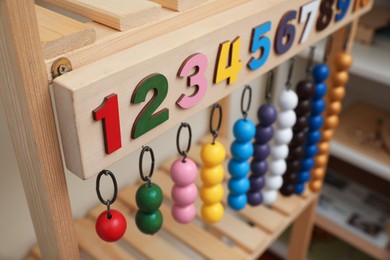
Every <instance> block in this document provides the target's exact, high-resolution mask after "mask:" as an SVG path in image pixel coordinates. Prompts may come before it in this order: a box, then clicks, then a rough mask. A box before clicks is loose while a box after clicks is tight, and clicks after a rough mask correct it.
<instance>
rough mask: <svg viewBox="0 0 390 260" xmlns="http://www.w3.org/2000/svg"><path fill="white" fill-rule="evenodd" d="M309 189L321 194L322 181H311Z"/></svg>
mask: <svg viewBox="0 0 390 260" xmlns="http://www.w3.org/2000/svg"><path fill="white" fill-rule="evenodd" d="M309 188H310V190H311V191H313V192H319V191H320V190H321V189H322V181H320V180H317V181H311V182H310V183H309Z"/></svg>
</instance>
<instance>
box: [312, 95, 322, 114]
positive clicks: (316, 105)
mask: <svg viewBox="0 0 390 260" xmlns="http://www.w3.org/2000/svg"><path fill="white" fill-rule="evenodd" d="M324 110H325V101H324V100H322V99H319V100H315V101H313V102H312V103H311V111H310V112H311V115H313V116H317V115H320V114H321V113H322V112H324Z"/></svg>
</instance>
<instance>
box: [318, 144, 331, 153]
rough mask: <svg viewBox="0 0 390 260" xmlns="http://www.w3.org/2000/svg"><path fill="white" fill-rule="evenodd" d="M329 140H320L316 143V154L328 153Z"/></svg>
mask: <svg viewBox="0 0 390 260" xmlns="http://www.w3.org/2000/svg"><path fill="white" fill-rule="evenodd" d="M329 148H330V145H329V142H320V143H319V144H318V154H328V153H329Z"/></svg>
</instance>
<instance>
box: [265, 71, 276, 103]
mask: <svg viewBox="0 0 390 260" xmlns="http://www.w3.org/2000/svg"><path fill="white" fill-rule="evenodd" d="M273 82H274V70H270V71H269V72H268V79H267V86H266V88H265V100H266V101H267V102H270V101H271V97H272V85H273Z"/></svg>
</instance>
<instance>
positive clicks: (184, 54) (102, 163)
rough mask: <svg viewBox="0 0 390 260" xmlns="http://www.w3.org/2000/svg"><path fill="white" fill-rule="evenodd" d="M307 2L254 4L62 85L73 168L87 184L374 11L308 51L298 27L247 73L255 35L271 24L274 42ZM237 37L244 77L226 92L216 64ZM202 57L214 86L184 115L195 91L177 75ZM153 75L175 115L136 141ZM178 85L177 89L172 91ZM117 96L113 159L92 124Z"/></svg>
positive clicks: (313, 37) (71, 76)
mask: <svg viewBox="0 0 390 260" xmlns="http://www.w3.org/2000/svg"><path fill="white" fill-rule="evenodd" d="M307 2H308V1H307V0H299V1H294V2H292V1H287V0H279V1H277V2H275V1H271V0H266V1H265V0H254V1H251V2H249V3H246V4H242V5H240V6H238V7H235V8H232V9H230V10H228V11H226V12H224V13H221V14H218V15H215V16H212V17H210V18H207V19H204V20H202V21H199V22H197V23H194V24H192V25H190V26H187V27H184V28H181V29H179V30H176V31H174V32H172V33H167V34H165V35H163V36H160V37H157V38H155V39H154V40H153V41H148V42H145V43H143V44H140V45H137V46H134V47H132V48H130V49H128V50H125V51H123V52H121V53H119V54H118V55H113V56H111V57H109V58H106V59H103V60H100V61H98V62H96V63H94V64H93V65H89V66H85V67H83V68H80V69H78V70H76V71H72V72H70V73H67V74H66V75H63V76H61V77H58V78H56V80H55V81H54V92H55V99H56V105H57V112H58V118H59V123H60V127H61V136H62V142H63V147H64V153H65V158H66V165H67V167H68V169H69V170H70V171H72V172H73V173H75V174H76V175H78V176H79V177H81V178H83V179H86V178H89V177H91V176H93V175H95V174H96V173H97V172H99V171H100V170H101V169H103V168H105V167H107V166H108V165H110V164H112V163H114V162H116V161H117V160H119V159H121V158H123V157H124V156H126V155H127V154H129V153H130V152H132V151H134V150H135V149H137V148H139V147H140V146H141V145H143V144H145V143H147V142H149V141H150V140H152V139H153V138H155V137H156V136H157V135H159V134H160V133H161V132H164V131H166V130H168V129H170V128H171V127H172V126H174V125H176V124H177V122H180V121H182V120H184V119H185V118H187V117H189V116H191V115H193V114H195V113H197V112H198V111H200V110H201V109H203V108H205V107H207V106H209V105H210V104H212V103H214V102H215V101H216V100H218V99H221V98H223V97H225V96H226V95H228V94H230V93H231V92H233V91H234V90H236V89H238V88H240V87H241V86H242V85H243V84H244V83H245V82H247V81H248V80H250V79H253V78H255V77H258V76H259V75H261V74H262V73H264V72H266V71H268V70H269V69H271V68H273V67H275V66H277V65H278V64H280V63H281V62H283V61H284V60H285V59H287V58H289V57H291V56H293V55H295V54H296V53H297V52H299V51H301V50H302V49H304V48H306V47H307V46H309V45H311V44H313V43H314V42H316V41H318V40H320V39H321V38H323V37H325V36H326V35H328V34H329V33H331V32H333V31H334V30H336V29H337V28H339V27H341V26H342V25H344V24H345V23H347V22H350V21H351V20H352V19H354V18H356V17H358V16H359V15H361V14H363V13H364V12H365V11H367V10H368V9H369V7H370V5H368V6H366V7H365V8H362V9H359V10H358V11H356V12H354V13H349V14H348V15H347V16H345V18H344V19H343V20H341V21H339V22H337V23H331V24H330V25H329V26H328V27H327V28H325V29H324V30H322V31H321V32H316V30H315V29H314V28H312V31H311V32H310V37H309V39H308V40H307V41H306V42H304V43H302V44H300V43H299V38H300V37H301V35H302V33H303V30H304V28H305V26H304V23H300V24H295V27H296V31H297V33H296V34H297V37H296V41H295V42H294V44H293V46H292V48H291V49H290V50H289V51H288V52H286V53H285V54H283V55H277V54H276V53H275V52H274V51H272V50H273V48H271V46H273V43H272V45H270V48H271V49H272V50H271V49H270V55H269V57H268V60H267V61H268V62H265V64H264V66H262V67H260V68H259V69H257V70H250V69H248V68H247V67H246V63H247V62H248V61H250V60H251V58H252V57H253V56H254V57H257V55H258V54H257V53H255V54H251V52H249V51H247V50H248V49H249V48H250V45H251V35H252V29H253V28H255V27H257V26H258V25H259V24H264V23H265V22H266V21H271V23H272V24H273V26H272V28H271V30H270V32H269V33H267V34H266V35H267V36H268V37H269V39H272V41H273V39H274V38H275V34H276V29H277V27H278V24H279V22H280V21H279V19H280V18H281V17H283V15H284V13H285V10H286V9H291V10H293V11H299V10H300V8H301V7H302V6H303V5H305V4H307ZM370 4H372V2H370ZM350 12H352V11H350ZM236 37H240V39H241V41H242V42H241V47H240V49H239V52H240V53H239V57H240V60H241V61H242V64H243V65H242V70H241V71H240V73H239V74H238V75H237V81H236V82H234V83H232V84H230V85H227V84H226V81H222V82H221V83H219V84H214V83H213V82H214V69H215V68H216V67H217V65H216V64H217V63H215V61H214V59H215V57H217V53H218V50H219V49H218V47H219V45H220V44H221V43H223V42H226V41H233V40H234V39H235V38H236ZM254 40H255V41H256V39H254ZM198 52H201V53H202V54H203V55H205V56H206V57H208V68H207V70H206V71H205V73H204V77H205V78H206V80H207V83H208V85H209V87H208V88H207V93H206V95H205V96H204V98H202V99H201V100H200V101H199V102H198V103H197V104H196V105H195V106H193V107H191V109H181V108H179V107H178V106H177V105H176V102H177V101H178V99H179V97H180V96H181V95H182V93H183V94H185V95H192V93H193V88H188V87H187V86H186V82H187V81H186V80H185V78H180V77H178V76H177V73H178V70H179V68H180V66H181V64H182V63H183V62H184V61H186V60H187V58H188V57H189V56H191V55H193V54H195V53H198ZM161 61H164V62H163V63H161ZM153 73H159V74H161V75H163V77H165V78H166V79H167V81H168V95H167V97H166V98H165V99H164V97H163V102H162V103H161V105H160V106H159V109H158V110H157V111H160V110H161V109H163V108H164V109H165V108H166V109H167V110H168V111H169V118H174V119H169V120H167V121H165V122H164V123H162V124H160V125H159V126H158V127H156V128H154V129H153V130H151V131H149V132H147V133H145V134H144V135H143V136H142V138H136V137H130V136H131V135H132V133H133V131H134V130H132V129H133V127H134V125H135V124H134V122H135V121H136V120H138V119H137V118H138V117H139V116H140V114H141V113H143V111H144V110H143V109H144V105H142V104H137V105H135V104H131V105H130V106H129V103H130V100H131V99H132V95H133V93H134V91H135V89H136V87H137V86H139V87H140V85H143V83H144V82H145V81H146V79H149V76H150V75H152V74H153ZM173 86H175V89H174V91H173V89H172V88H173ZM137 89H138V88H137ZM113 93H115V94H117V95H118V96H119V111H120V116H119V117H120V118H119V121H120V137H119V138H121V140H122V141H123V142H122V147H121V148H120V149H119V150H117V151H115V152H114V153H112V154H109V155H107V154H106V152H105V148H104V147H105V144H104V138H103V136H102V126H101V122H96V121H94V120H93V118H92V111H93V110H94V109H96V108H98V107H99V106H100V105H101V104H102V102H103V100H104V98H105V97H107V96H109V95H111V94H113ZM149 99H150V96H149V98H148V100H149ZM164 113H165V114H166V112H164Z"/></svg>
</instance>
